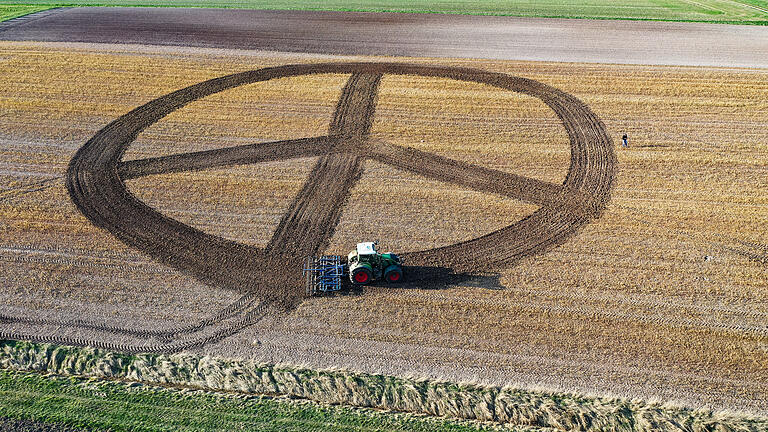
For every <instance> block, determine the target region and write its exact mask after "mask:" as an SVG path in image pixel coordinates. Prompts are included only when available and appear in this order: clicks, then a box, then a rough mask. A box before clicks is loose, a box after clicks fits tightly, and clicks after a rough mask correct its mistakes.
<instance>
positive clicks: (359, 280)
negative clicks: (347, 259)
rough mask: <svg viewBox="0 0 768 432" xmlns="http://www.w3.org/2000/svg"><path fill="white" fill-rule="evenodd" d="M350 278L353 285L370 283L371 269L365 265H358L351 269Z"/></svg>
mask: <svg viewBox="0 0 768 432" xmlns="http://www.w3.org/2000/svg"><path fill="white" fill-rule="evenodd" d="M350 279H352V283H353V284H355V285H367V284H369V283H371V279H373V274H371V271H370V270H368V268H366V267H358V268H356V269H354V270H352V275H351V277H350Z"/></svg>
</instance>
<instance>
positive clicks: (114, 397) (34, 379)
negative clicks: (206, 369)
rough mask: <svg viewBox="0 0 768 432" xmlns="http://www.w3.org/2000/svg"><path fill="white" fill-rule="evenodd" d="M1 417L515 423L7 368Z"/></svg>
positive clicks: (268, 423) (186, 426)
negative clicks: (457, 418)
mask: <svg viewBox="0 0 768 432" xmlns="http://www.w3.org/2000/svg"><path fill="white" fill-rule="evenodd" d="M0 416H2V417H7V418H13V419H20V420H22V419H24V420H34V421H37V422H43V423H57V424H63V425H68V426H71V427H76V428H87V429H110V430H114V431H191V430H195V431H215V430H230V431H235V430H253V431H318V430H333V431H340V432H345V431H348V432H355V431H395V432H396V431H424V432H431V431H449V432H451V431H452V432H470V431H472V432H474V431H487V430H509V429H506V428H501V427H491V426H487V425H481V424H469V423H468V422H463V423H459V422H456V421H451V420H446V419H437V418H430V417H426V416H414V415H408V414H401V413H392V412H381V411H374V410H371V409H355V408H349V407H342V406H323V405H320V404H316V403H310V402H306V401H304V402H300V401H290V400H287V399H282V400H281V399H275V398H270V397H264V396H243V395H233V394H227V393H216V392H206V391H200V390H182V389H173V388H164V387H158V386H151V385H143V384H137V383H124V382H120V381H105V380H98V379H94V378H82V377H63V376H57V375H41V374H38V373H30V372H15V371H9V370H0Z"/></svg>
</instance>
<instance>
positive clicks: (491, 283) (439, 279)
mask: <svg viewBox="0 0 768 432" xmlns="http://www.w3.org/2000/svg"><path fill="white" fill-rule="evenodd" d="M403 270H404V271H403V281H402V282H398V283H387V282H384V281H377V282H375V283H372V284H370V285H368V286H362V287H361V286H358V285H353V284H352V283H351V282H349V281H348V280H345V281H344V286H343V289H342V290H341V292H340V293H339V294H342V295H361V294H363V292H364V291H365V289H366V288H371V287H375V288H385V289H412V290H440V289H449V288H456V287H472V288H483V289H490V290H503V289H506V287H505V286H504V285H503V284H502V283H501V274H499V273H491V272H485V273H456V272H454V271H453V270H452V269H450V268H445V267H429V266H405V267H404V268H403Z"/></svg>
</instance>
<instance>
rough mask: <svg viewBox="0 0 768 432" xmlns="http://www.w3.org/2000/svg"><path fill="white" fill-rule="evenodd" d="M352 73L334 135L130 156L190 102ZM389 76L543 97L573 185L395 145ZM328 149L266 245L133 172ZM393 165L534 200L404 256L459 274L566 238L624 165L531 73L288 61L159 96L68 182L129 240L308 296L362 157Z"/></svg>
mask: <svg viewBox="0 0 768 432" xmlns="http://www.w3.org/2000/svg"><path fill="white" fill-rule="evenodd" d="M331 73H333V74H339V73H341V74H350V78H349V80H348V81H347V83H346V85H345V87H344V90H343V92H342V94H341V97H340V99H339V101H338V103H337V106H336V111H335V112H334V115H333V119H332V121H331V123H330V125H329V129H328V134H326V135H324V136H319V137H314V138H297V139H291V140H285V141H276V142H271V143H258V144H251V145H243V146H237V147H229V148H222V149H217V150H211V151H201V152H194V153H186V154H176V155H172V156H165V157H154V158H148V159H140V160H131V161H122V160H121V159H122V156H123V154H124V153H125V151H126V149H127V148H128V147H129V146H130V144H131V143H132V142H133V141H134V140H135V138H136V136H137V135H138V134H139V133H140V132H141V131H143V130H144V129H146V128H147V127H148V126H150V125H152V124H154V123H155V122H157V121H159V120H160V119H162V118H163V117H165V116H167V115H168V114H170V113H171V112H173V111H175V110H177V109H179V108H181V107H183V106H184V105H186V104H188V103H190V102H193V101H195V100H198V99H200V98H203V97H205V96H209V95H211V94H214V93H218V92H221V91H224V90H227V89H231V88H234V87H237V86H241V85H245V84H250V83H255V82H259V81H266V80H270V79H275V78H283V77H291V76H299V75H307V74H331ZM386 74H396V75H416V76H424V77H442V78H450V79H454V80H460V81H468V82H475V83H481V84H487V85H490V86H493V87H496V88H499V89H500V90H507V91H515V92H520V93H523V94H527V95H530V96H534V97H537V98H539V99H541V100H542V101H543V102H544V103H545V104H547V105H548V106H549V107H550V108H551V109H552V110H554V112H555V113H556V114H557V115H558V117H559V118H560V119H561V121H562V122H563V126H564V127H565V130H566V132H567V134H568V137H569V139H570V145H571V166H570V170H569V172H568V175H567V177H566V179H565V181H564V182H563V184H553V183H548V182H544V181H540V180H536V179H533V178H529V177H524V176H519V175H515V174H510V173H506V172H501V171H497V170H493V169H489V168H484V167H479V166H474V165H471V164H467V163H464V162H460V161H457V160H453V159H449V158H445V157H442V156H437V155H433V154H429V153H424V152H421V151H419V150H416V149H413V148H408V147H401V146H395V145H391V144H388V143H386V142H383V141H381V140H377V139H374V138H372V137H371V136H370V129H371V124H372V121H373V118H374V116H375V110H376V100H377V94H378V87H379V83H380V82H381V78H382V76H383V75H386ZM309 156H316V157H319V159H318V161H317V162H316V164H315V166H314V169H313V170H312V172H311V174H310V176H309V178H308V180H307V181H306V183H305V184H304V186H303V188H302V189H301V191H300V192H299V193H298V195H297V197H296V199H295V200H294V201H293V203H292V204H291V206H290V208H289V209H288V211H287V212H286V213H285V215H284V216H283V217H282V220H281V221H280V223H279V225H278V227H277V229H276V231H275V233H274V235H273V236H272V238H271V240H270V242H269V244H268V245H267V247H266V248H257V247H253V246H248V245H244V244H241V243H237V242H234V241H231V240H227V239H224V238H221V237H218V236H214V235H210V234H206V233H204V232H202V231H200V230H197V229H195V228H192V227H190V226H187V225H185V224H182V223H181V222H178V221H176V220H174V219H171V218H168V217H166V216H163V215H162V214H160V213H159V212H158V211H156V210H154V209H152V208H150V207H149V206H147V205H146V204H144V203H143V202H141V201H139V200H138V199H136V198H135V197H134V196H133V195H132V194H131V193H130V192H129V191H128V189H127V188H126V185H125V183H124V182H125V181H126V180H128V179H132V178H137V177H141V176H146V175H151V174H161V173H170V172H183V171H192V170H200V169H206V168H213V167H223V166H230V165H241V164H251V163H259V162H265V161H277V160H285V159H291V158H299V157H309ZM366 159H373V160H376V161H379V162H382V163H384V164H387V165H390V166H393V167H396V168H399V169H402V170H406V171H409V172H412V173H416V174H419V175H422V176H424V177H427V178H431V179H435V180H440V181H446V182H450V183H454V184H456V185H460V186H462V187H466V188H470V189H473V190H475V191H480V192H489V193H497V194H501V195H504V196H507V197H510V198H514V199H518V200H522V201H524V202H528V203H533V204H536V205H538V206H540V207H539V209H538V210H537V211H536V212H534V213H533V214H531V215H530V216H528V217H526V218H525V219H523V220H521V221H519V222H517V223H515V224H512V225H509V226H507V227H505V228H502V229H500V230H498V231H495V232H492V233H490V234H487V235H485V236H482V237H479V238H476V239H473V240H469V241H466V242H461V243H456V244H453V245H450V246H445V247H441V248H436V249H430V250H426V251H421V252H412V253H408V254H403V255H404V256H406V257H407V258H408V263H409V264H413V265H426V264H429V265H432V266H434V265H439V266H444V267H447V268H451V269H453V270H456V271H471V270H479V271H483V270H491V269H493V268H499V267H503V266H505V265H509V264H510V263H512V262H514V261H515V260H517V259H519V258H521V257H524V256H528V255H531V254H535V253H540V252H542V251H544V250H546V249H547V248H549V247H551V246H553V245H556V244H559V243H561V242H563V241H564V240H565V239H567V238H568V237H569V236H571V235H573V234H574V233H575V232H576V230H577V229H578V228H579V227H580V226H581V225H583V224H584V223H587V222H588V221H590V220H591V219H593V218H595V217H597V216H599V214H600V212H601V211H602V210H603V208H604V207H605V205H606V203H607V201H608V198H609V192H610V189H611V184H612V181H613V176H614V171H615V168H614V167H615V156H614V153H613V145H612V143H611V140H610V138H609V136H608V134H607V133H606V131H605V129H604V126H603V124H602V123H601V122H600V120H599V119H598V118H597V116H596V115H595V114H594V113H593V112H592V111H591V110H590V109H589V108H588V107H587V106H586V105H585V104H584V103H582V102H581V101H579V100H578V99H576V98H574V97H573V96H571V95H569V94H567V93H564V92H562V91H560V90H557V89H555V88H552V87H550V86H547V85H545V84H542V83H540V82H537V81H533V80H530V79H525V78H519V77H513V76H509V75H506V74H501V73H494V72H486V71H482V70H476V69H467V68H454V67H432V66H420V65H411V64H402V63H325V64H307V65H289V66H280V67H273V68H265V69H259V70H254V71H248V72H243V73H238V74H233V75H228V76H224V77H220V78H216V79H212V80H209V81H205V82H202V83H199V84H196V85H193V86H190V87H187V88H184V89H181V90H178V91H176V92H173V93H170V94H168V95H166V96H163V97H160V98H158V99H155V100H153V101H151V102H149V103H147V104H146V105H143V106H141V107H139V108H136V109H134V110H133V111H131V112H129V113H128V114H125V115H124V116H122V117H120V118H118V119H116V120H115V121H113V122H112V123H110V124H109V125H107V126H106V127H105V128H104V129H102V130H100V131H99V132H98V133H97V134H96V135H95V136H94V137H93V138H92V139H91V140H89V141H88V142H87V143H86V144H85V145H84V146H83V147H82V148H81V149H80V150H79V151H78V152H77V154H76V155H75V156H74V158H73V159H72V161H71V163H70V166H69V170H68V173H67V174H68V175H67V188H68V190H69V193H70V196H71V198H72V201H73V202H74V203H75V205H76V206H77V207H78V208H79V209H80V211H81V212H82V213H83V214H84V215H85V216H86V217H87V218H88V219H90V220H91V221H92V222H93V223H94V224H95V225H97V226H99V227H102V228H104V229H106V230H107V231H109V232H110V233H112V234H113V235H114V236H115V237H117V238H118V239H120V240H121V241H123V242H124V243H126V244H128V245H130V246H132V247H135V248H137V249H139V250H141V251H143V252H145V253H147V254H149V255H150V256H152V257H153V258H155V259H157V260H159V261H161V262H163V263H165V264H167V265H169V266H171V267H173V268H176V269H178V270H180V271H183V272H186V273H188V274H191V275H193V276H195V277H196V278H198V279H199V280H201V281H204V282H206V283H209V284H212V285H215V286H217V287H223V288H229V289H235V290H238V291H244V292H256V293H260V294H262V295H264V296H265V297H267V298H280V297H285V296H288V297H293V296H294V295H296V294H295V293H300V292H302V290H301V289H300V288H297V287H300V282H299V281H298V280H299V279H300V277H301V273H300V268H301V263H302V262H303V258H304V257H306V256H310V255H317V254H321V253H322V252H323V250H324V249H325V248H326V247H327V245H328V243H329V241H330V238H331V236H332V235H333V232H334V230H335V227H336V225H337V224H338V222H339V219H340V217H341V213H342V210H343V207H344V203H345V201H346V200H347V197H348V196H349V193H350V190H351V189H352V187H353V186H354V185H355V182H356V181H357V179H358V178H359V177H360V175H361V173H362V167H363V162H364V160H366Z"/></svg>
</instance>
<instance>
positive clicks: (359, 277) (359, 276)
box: [355, 271, 368, 283]
mask: <svg viewBox="0 0 768 432" xmlns="http://www.w3.org/2000/svg"><path fill="white" fill-rule="evenodd" d="M367 280H368V273H366V272H364V271H361V272H357V273H355V282H358V283H363V282H366V281H367Z"/></svg>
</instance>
